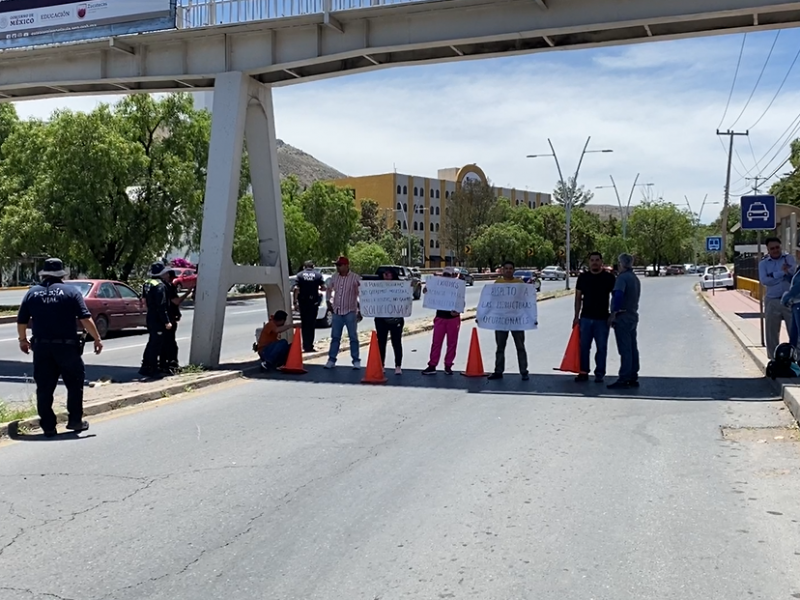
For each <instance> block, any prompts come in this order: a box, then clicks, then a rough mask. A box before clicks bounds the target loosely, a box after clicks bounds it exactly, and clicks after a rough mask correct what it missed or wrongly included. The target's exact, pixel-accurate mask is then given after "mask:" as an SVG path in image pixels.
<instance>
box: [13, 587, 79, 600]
mask: <svg viewBox="0 0 800 600" xmlns="http://www.w3.org/2000/svg"><path fill="white" fill-rule="evenodd" d="M0 592H23V593H25V594H30V595H31V596H33V597H34V598H42V597H44V598H56V600H74V599H73V598H67V597H66V596H59V595H58V594H51V593H50V592H35V591H33V590H31V589H28V588H18V587H5V586H3V587H0Z"/></svg>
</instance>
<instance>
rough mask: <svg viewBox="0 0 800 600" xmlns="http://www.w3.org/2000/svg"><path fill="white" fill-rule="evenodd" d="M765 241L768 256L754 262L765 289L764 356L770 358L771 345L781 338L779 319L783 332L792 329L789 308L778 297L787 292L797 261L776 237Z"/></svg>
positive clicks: (775, 344)
mask: <svg viewBox="0 0 800 600" xmlns="http://www.w3.org/2000/svg"><path fill="white" fill-rule="evenodd" d="M766 243H767V252H768V255H767V256H765V257H764V259H763V260H762V261H761V262H760V263H759V264H758V280H759V281H760V282H761V285H763V286H764V287H765V288H766V289H765V293H764V330H765V332H764V333H765V337H766V344H767V356H768V357H769V358H770V360H771V359H772V358H774V355H775V347H776V346H777V345H778V344H779V343H780V340H781V321H783V322H784V323H785V324H786V331H787V333H790V332H791V331H792V309H791V308H790V307H788V306H783V304H781V298H782V297H783V295H784V294H785V293H786V292H788V291H789V287H790V286H791V283H792V276H793V275H794V272H795V270H796V268H797V263H796V261H795V259H794V256H792V255H791V254H786V253H785V252H784V251H783V249H782V248H781V240H780V239H779V238H776V237H770V238H767V242H766Z"/></svg>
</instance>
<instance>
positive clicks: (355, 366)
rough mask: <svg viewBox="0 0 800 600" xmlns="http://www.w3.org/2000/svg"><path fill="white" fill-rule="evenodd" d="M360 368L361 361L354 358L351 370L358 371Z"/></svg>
mask: <svg viewBox="0 0 800 600" xmlns="http://www.w3.org/2000/svg"><path fill="white" fill-rule="evenodd" d="M360 368H361V361H360V360H354V361H353V370H354V371H358V370H359V369H360Z"/></svg>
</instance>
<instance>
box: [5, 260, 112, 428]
mask: <svg viewBox="0 0 800 600" xmlns="http://www.w3.org/2000/svg"><path fill="white" fill-rule="evenodd" d="M66 275H67V272H66V271H65V270H64V264H63V263H62V262H61V261H60V260H59V259H57V258H48V259H47V260H46V261H45V263H44V268H43V269H42V270H41V271H40V272H39V276H40V277H41V278H42V283H41V284H39V285H35V286H33V287H32V288H31V289H29V290H28V292H27V293H26V294H25V297H24V298H23V299H22V303H21V304H20V307H19V312H18V313H17V333H18V334H19V335H18V337H19V349H20V350H21V351H22V352H24V353H25V354H28V353H30V351H31V349H33V379H34V381H35V382H36V408H37V410H38V412H39V423H40V426H41V428H42V431H43V432H44V435H45V437H53V436H55V435H56V414H55V412H53V393H54V392H55V390H56V386H57V385H58V378H59V377H61V379H63V381H64V386H65V387H66V388H67V412H68V413H69V420H68V421H67V429H70V430H72V431H75V432H80V431H84V430H86V429H89V423H88V422H87V421H84V420H83V382H84V376H85V368H84V365H83V359H82V358H81V353H82V341H81V338H80V337H79V336H78V328H77V321H78V320H79V321H80V322H81V324H82V325H83V328H84V329H85V330H86V331H87V332H88V333H89V335H91V336H92V338H93V339H94V352H95V354H100V352H101V351H102V349H103V343H102V342H101V341H100V334H99V333H98V332H97V327H95V324H94V321H93V320H92V316H91V314H90V313H89V311H88V310H87V309H86V303H85V302H84V300H83V295H82V294H81V293H80V291H79V290H78V288H77V287H75V286H73V285H69V284H65V283H64V277H65V276H66ZM29 322H32V330H33V336H32V338H31V340H30V341H29V340H28V337H27V329H28V323H29Z"/></svg>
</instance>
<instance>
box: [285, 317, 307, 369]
mask: <svg viewBox="0 0 800 600" xmlns="http://www.w3.org/2000/svg"><path fill="white" fill-rule="evenodd" d="M300 338H301V335H300V328H299V327H298V328H296V329H295V330H294V339H293V340H292V347H291V348H289V356H288V357H287V358H286V364H285V365H283V366H282V367H281V368H280V370H281V372H283V373H288V374H290V375H304V374H305V373H308V371H306V370H305V369H304V368H303V348H302V342H301V341H300Z"/></svg>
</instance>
